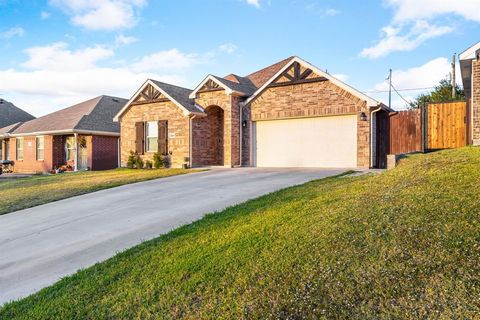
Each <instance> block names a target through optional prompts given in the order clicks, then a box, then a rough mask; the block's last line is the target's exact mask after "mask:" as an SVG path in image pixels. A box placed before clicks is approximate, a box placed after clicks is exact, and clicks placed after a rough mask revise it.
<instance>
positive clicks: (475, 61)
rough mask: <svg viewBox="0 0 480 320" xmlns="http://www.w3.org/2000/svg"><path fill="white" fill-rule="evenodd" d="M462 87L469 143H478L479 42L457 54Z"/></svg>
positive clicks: (479, 139) (479, 101) (479, 94)
mask: <svg viewBox="0 0 480 320" xmlns="http://www.w3.org/2000/svg"><path fill="white" fill-rule="evenodd" d="M459 59H460V68H461V71H462V81H463V88H464V89H465V96H466V98H467V102H468V117H467V118H468V119H469V120H470V123H469V127H470V130H469V131H470V132H469V133H470V139H469V140H470V141H469V142H470V143H472V144H473V145H475V146H478V145H480V42H479V43H477V44H476V45H474V46H473V47H470V48H468V49H467V50H465V51H464V52H463V53H462V54H460V56H459Z"/></svg>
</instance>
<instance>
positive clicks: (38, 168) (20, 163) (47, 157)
mask: <svg viewBox="0 0 480 320" xmlns="http://www.w3.org/2000/svg"><path fill="white" fill-rule="evenodd" d="M52 147H53V137H52V136H44V148H45V149H44V159H43V160H37V144H36V136H27V137H23V160H17V149H16V138H10V159H11V160H13V161H14V162H15V166H14V171H15V172H19V173H43V172H48V171H50V170H52V168H53V159H52Z"/></svg>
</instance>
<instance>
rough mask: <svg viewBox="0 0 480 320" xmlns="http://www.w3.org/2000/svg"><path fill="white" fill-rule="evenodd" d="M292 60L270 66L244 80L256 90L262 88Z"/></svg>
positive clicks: (290, 58) (289, 58) (288, 59)
mask: <svg viewBox="0 0 480 320" xmlns="http://www.w3.org/2000/svg"><path fill="white" fill-rule="evenodd" d="M293 58H295V57H294V56H292V57H288V58H287V59H284V60H282V61H279V62H277V63H274V64H272V65H271V66H268V67H266V68H263V69H261V70H258V71H256V72H254V73H251V74H249V75H248V76H246V77H245V78H248V79H249V80H250V81H251V82H252V83H253V84H254V85H255V86H256V87H257V88H260V87H261V86H263V85H264V84H265V83H266V82H267V81H268V80H270V79H271V78H272V77H273V76H274V75H275V74H276V73H277V72H279V71H280V70H281V69H282V68H283V67H285V65H287V64H288V63H289V62H290V61H291V60H292V59H293Z"/></svg>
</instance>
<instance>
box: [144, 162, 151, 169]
mask: <svg viewBox="0 0 480 320" xmlns="http://www.w3.org/2000/svg"><path fill="white" fill-rule="evenodd" d="M152 167H153V164H152V161H150V160H147V161H145V169H152Z"/></svg>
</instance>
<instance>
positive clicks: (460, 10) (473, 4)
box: [385, 0, 480, 23]
mask: <svg viewBox="0 0 480 320" xmlns="http://www.w3.org/2000/svg"><path fill="white" fill-rule="evenodd" d="M385 4H386V5H387V6H390V7H393V8H394V9H395V14H394V22H395V23H401V22H404V21H412V20H418V19H432V18H434V17H437V16H441V15H447V14H455V15H458V16H461V17H463V18H465V19H467V20H473V21H477V22H480V10H479V7H478V5H479V2H478V0H454V1H452V0H421V1H419V0H386V1H385Z"/></svg>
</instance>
